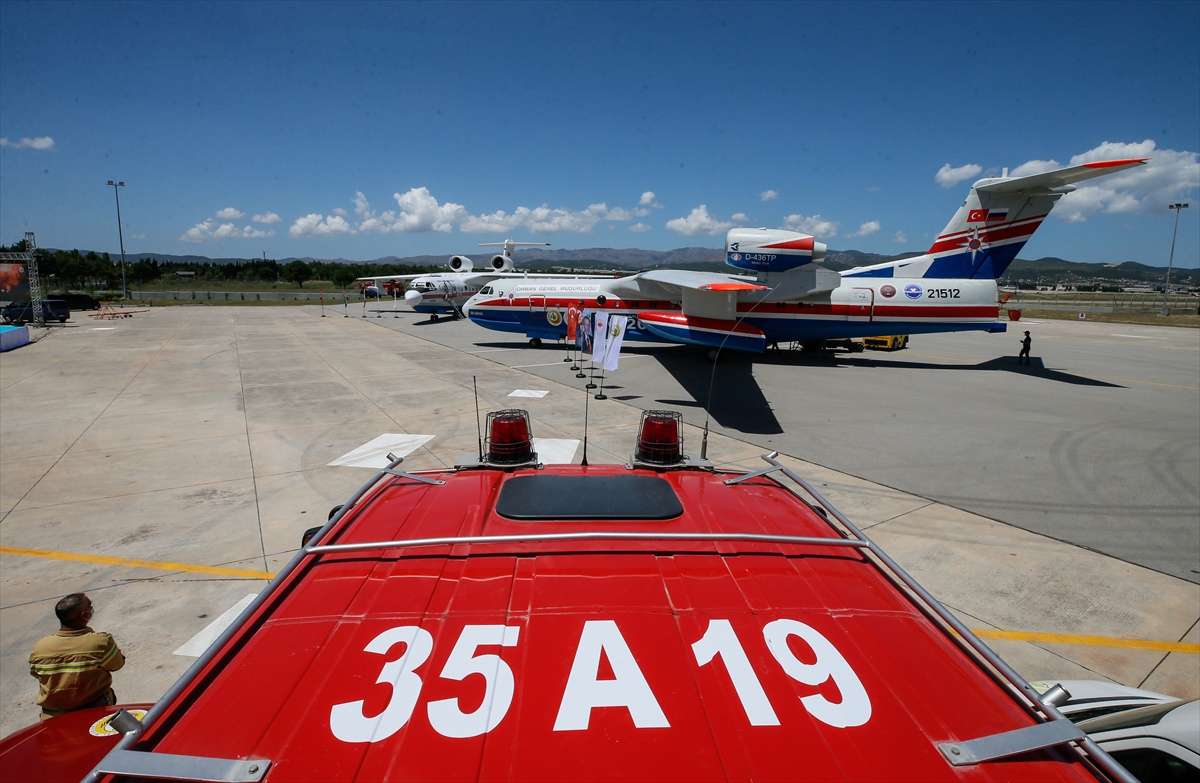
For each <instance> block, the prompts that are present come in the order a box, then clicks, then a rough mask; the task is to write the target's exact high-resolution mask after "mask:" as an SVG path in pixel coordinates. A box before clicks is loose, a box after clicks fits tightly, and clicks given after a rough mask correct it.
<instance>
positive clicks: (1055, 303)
mask: <svg viewBox="0 0 1200 783" xmlns="http://www.w3.org/2000/svg"><path fill="white" fill-rule="evenodd" d="M1003 298H1004V297H1003V295H1001V299H1003ZM1162 306H1163V295H1162V293H1154V292H1150V293H1112V292H1109V293H1104V292H1100V291H1094V292H1076V291H1070V292H1062V293H1059V292H1054V291H1017V292H1014V293H1013V295H1012V296H1011V297H1010V298H1009V299H1008V301H1007V302H1004V303H1003V305H1002V307H1006V308H1008V309H1012V310H1016V309H1020V308H1026V309H1029V310H1067V311H1077V312H1094V313H1157V312H1159V311H1160V310H1162ZM1167 307H1169V308H1171V309H1172V310H1179V311H1181V312H1187V311H1194V310H1196V309H1197V308H1198V307H1200V298H1197V297H1194V296H1190V295H1188V294H1171V295H1170V296H1168V297H1167Z"/></svg>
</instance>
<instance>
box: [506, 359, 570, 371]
mask: <svg viewBox="0 0 1200 783" xmlns="http://www.w3.org/2000/svg"><path fill="white" fill-rule="evenodd" d="M560 364H562V359H559V360H558V361H557V362H546V363H545V364H514V365H512V369H514V370H522V369H524V368H526V367H557V366H559V365H560Z"/></svg>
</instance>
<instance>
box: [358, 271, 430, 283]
mask: <svg viewBox="0 0 1200 783" xmlns="http://www.w3.org/2000/svg"><path fill="white" fill-rule="evenodd" d="M431 274H436V273H435V272H420V273H418V274H415V275H371V276H370V277H359V278H356V279H357V280H364V281H365V280H372V281H374V280H416V279H417V278H418V277H428V276H429V275H431Z"/></svg>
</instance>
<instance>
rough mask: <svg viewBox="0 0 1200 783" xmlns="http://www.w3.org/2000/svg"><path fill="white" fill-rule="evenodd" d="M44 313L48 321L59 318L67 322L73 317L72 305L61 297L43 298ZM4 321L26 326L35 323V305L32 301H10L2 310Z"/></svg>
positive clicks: (63, 322)
mask: <svg viewBox="0 0 1200 783" xmlns="http://www.w3.org/2000/svg"><path fill="white" fill-rule="evenodd" d="M42 315H43V316H44V317H45V319H46V320H47V321H53V320H57V321H58V322H59V323H60V324H65V323H66V322H67V319H68V318H70V317H71V307H70V306H69V305H68V304H67V303H66V302H64V301H63V300H61V299H44V300H42ZM0 317H3V318H4V323H6V324H15V325H17V326H24V325H25V324H28V323H33V305H32V304H31V303H30V302H9V303H8V304H7V305H5V307H4V310H3V311H2V312H0Z"/></svg>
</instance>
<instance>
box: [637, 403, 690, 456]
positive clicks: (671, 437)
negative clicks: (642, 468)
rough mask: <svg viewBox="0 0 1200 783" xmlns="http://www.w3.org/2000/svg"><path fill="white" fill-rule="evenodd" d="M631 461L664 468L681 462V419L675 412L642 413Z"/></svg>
mask: <svg viewBox="0 0 1200 783" xmlns="http://www.w3.org/2000/svg"><path fill="white" fill-rule="evenodd" d="M633 459H634V462H638V463H642V464H645V465H651V466H664V467H665V466H668V465H678V464H679V463H680V462H683V417H682V416H681V415H680V414H679V413H677V412H676V411H643V412H642V423H641V426H640V427H639V428H638V438H637V448H636V449H635V451H634V453H633Z"/></svg>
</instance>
